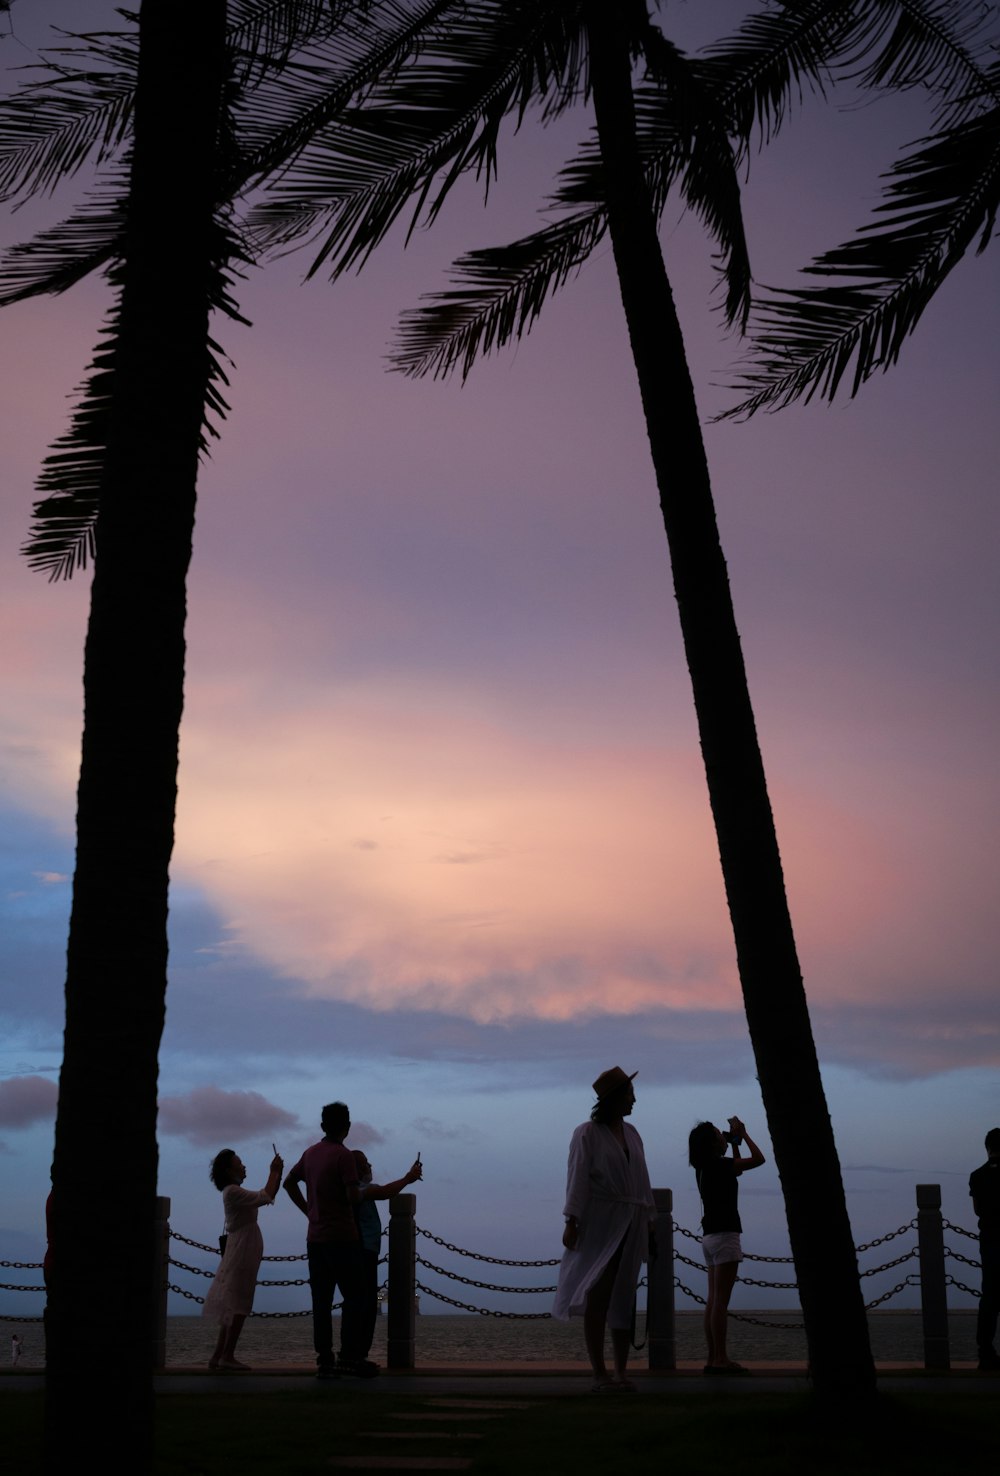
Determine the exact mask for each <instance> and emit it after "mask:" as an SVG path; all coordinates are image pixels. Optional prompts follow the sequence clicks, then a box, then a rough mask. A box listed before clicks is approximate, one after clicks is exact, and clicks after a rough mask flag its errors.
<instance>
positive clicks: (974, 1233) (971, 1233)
mask: <svg viewBox="0 0 1000 1476" xmlns="http://www.w3.org/2000/svg"><path fill="white" fill-rule="evenodd" d="M941 1224H942V1226H943V1227H944V1229H945V1230H954V1232H955V1234H956V1235H966V1236H968V1238H969V1239H970V1240H978V1239H979V1232H978V1230H963V1229H962V1226H961V1225H953V1224H952V1222H951V1221H950V1220H948V1219H946V1218H945V1217H944V1215H942V1216H941ZM2 1264H3V1262H0V1265H2Z"/></svg>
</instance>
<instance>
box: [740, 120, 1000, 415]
mask: <svg viewBox="0 0 1000 1476" xmlns="http://www.w3.org/2000/svg"><path fill="white" fill-rule="evenodd" d="M885 178H886V179H887V181H888V184H887V188H886V194H887V197H888V198H887V202H886V204H884V205H883V206H881V207H880V212H879V213H880V214H881V215H883V216H885V217H887V218H886V219H884V220H880V221H877V222H875V223H873V224H871V225H869V226H867V227H866V228H865V229H864V230H862V231H861V232H860V234H859V235H858V236H857V237H855V238H854V239H853V240H851V241H848V242H846V243H845V244H844V245H842V246H839V247H837V248H836V250H834V251H830V252H827V253H825V254H824V255H823V256H820V257H818V258H817V259H816V260H815V261H814V262H813V263H812V265H811V266H809V267H808V268H807V271H808V272H809V273H810V274H811V275H812V276H822V277H827V278H832V279H833V284H832V285H830V286H825V287H804V288H800V289H793V290H781V289H773V288H772V289H768V290H767V291H766V292H765V293H764V294H763V295H762V296H761V298H760V300H759V303H758V306H757V307H756V308H755V311H754V317H755V319H756V321H757V323H758V324H759V329H758V331H756V332H755V333H754V334H753V338H754V343H755V350H754V354H753V357H752V359H751V364H750V367H749V368H748V370H747V371H746V372H745V373H744V374H743V375H742V376H741V377H740V380H739V382H738V384H737V386H736V388H738V389H740V390H741V391H746V390H750V391H751V393H749V394H748V395H747V396H746V398H744V399H743V400H742V401H741V402H740V404H738V405H736V406H734V407H733V409H731V410H729V411H727V412H726V415H728V416H736V415H740V416H745V415H751V414H753V413H754V411H756V410H759V409H763V408H767V409H779V408H781V407H782V406H784V405H788V404H791V403H792V401H794V400H798V399H804V400H806V401H808V400H810V399H811V398H812V397H813V396H814V395H816V394H818V395H820V396H821V397H822V398H824V399H827V400H832V399H833V397H834V396H835V394H836V393H837V391H838V389H839V388H840V386H841V384H842V383H843V381H844V379H845V376H846V375H847V374H848V372H849V371H851V366H852V364H853V371H852V372H851V381H850V382H851V388H850V394H851V395H855V394H857V392H858V390H859V389H860V387H861V385H862V384H863V383H864V381H865V380H866V379H868V378H870V376H871V375H872V374H874V373H875V371H876V370H878V369H882V370H885V369H888V368H889V367H890V365H892V364H894V363H895V362H896V360H897V359H898V358H899V355H900V352H901V350H902V347H903V344H904V342H905V341H906V338H907V337H908V336H909V334H911V333H912V332H913V330H914V329H915V328H916V326H917V324H918V322H919V321H920V318H921V315H922V314H923V311H924V309H925V308H926V306H927V304H928V302H929V301H930V299H931V297H932V296H933V295H934V293H935V292H936V291H937V290H938V288H939V287H940V286H941V284H942V282H943V281H944V279H945V278H946V277H947V275H948V273H949V272H950V271H951V270H952V268H953V267H954V266H955V265H956V264H957V263H958V262H959V261H960V260H961V258H962V256H963V255H964V254H965V253H966V252H967V251H968V250H969V249H970V247H973V246H974V245H977V246H978V250H979V251H982V250H984V249H985V247H986V245H987V244H988V242H989V240H990V238H991V236H992V234H993V232H994V229H995V226H996V219H997V212H998V209H1000V107H996V108H994V109H993V110H992V111H991V112H989V113H984V114H980V115H978V116H976V117H974V118H971V119H967V120H965V121H964V122H961V123H958V124H956V125H954V126H953V127H951V128H948V129H945V130H944V131H943V132H942V133H940V134H937V135H935V136H934V137H933V138H931V139H925V140H922V141H921V143H920V144H919V146H917V147H916V148H915V149H914V151H913V152H911V153H910V154H909V155H908V156H905V157H904V158H902V159H900V160H899V161H898V162H897V163H896V164H895V165H894V167H893V168H892V170H890V171H889V173H888V174H887V175H886V176H885Z"/></svg>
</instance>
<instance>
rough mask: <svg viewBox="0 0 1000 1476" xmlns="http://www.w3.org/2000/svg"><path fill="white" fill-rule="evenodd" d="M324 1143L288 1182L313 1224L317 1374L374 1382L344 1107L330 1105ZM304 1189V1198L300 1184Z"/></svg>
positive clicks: (309, 1240)
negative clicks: (336, 1334) (336, 1324)
mask: <svg viewBox="0 0 1000 1476" xmlns="http://www.w3.org/2000/svg"><path fill="white" fill-rule="evenodd" d="M320 1126H321V1127H322V1129H323V1138H322V1140H321V1141H320V1142H319V1143H314V1144H313V1145H312V1147H311V1148H307V1149H306V1151H305V1153H303V1155H302V1157H301V1158H300V1159H299V1161H298V1163H297V1164H296V1165H295V1166H294V1168H292V1169H290V1170H289V1172H288V1174H287V1175H286V1177H285V1192H286V1193H287V1195H288V1197H289V1199H290V1200H291V1201H292V1203H293V1204H294V1205H297V1206H298V1208H299V1209H300V1210H301V1211H302V1213H303V1214H304V1215H305V1216H306V1218H307V1219H308V1221H309V1229H308V1230H307V1231H306V1254H307V1256H308V1259H309V1287H310V1290H311V1292H312V1313H313V1347H314V1348H315V1349H316V1374H317V1377H318V1378H321V1379H331V1378H333V1377H335V1375H337V1374H340V1373H345V1374H353V1375H354V1376H355V1377H357V1378H371V1377H373V1376H374V1375H375V1374H377V1373H378V1366H377V1365H376V1364H374V1363H369V1362H368V1360H367V1359H366V1358H365V1357H364V1353H365V1351H366V1350H364V1349H363V1348H362V1346H361V1345H362V1342H363V1337H364V1333H363V1312H364V1305H363V1297H364V1282H363V1276H362V1272H363V1260H362V1254H361V1239H360V1237H359V1235H358V1228H357V1224H356V1222H355V1218H354V1206H355V1204H357V1203H358V1201H359V1200H360V1198H361V1195H360V1190H359V1188H358V1170H357V1165H356V1164H355V1162H354V1154H353V1153H352V1152H351V1151H350V1149H349V1148H345V1147H344V1139H345V1138H346V1137H347V1134H348V1133H349V1132H350V1130H351V1114H350V1112H349V1111H348V1109H347V1107H346V1106H345V1105H344V1103H343V1102H330V1103H329V1104H328V1105H327V1106H326V1107H324V1108H323V1111H322V1114H321V1116H320ZM303 1183H304V1184H305V1186H306V1192H305V1194H303V1193H302V1190H301V1189H300V1188H299V1185H300V1184H303ZM338 1286H339V1287H340V1294H341V1296H342V1297H343V1299H344V1307H343V1312H342V1314H341V1323H340V1360H339V1363H338V1361H337V1360H336V1359H335V1358H334V1354H333V1316H332V1312H331V1308H332V1305H333V1298H334V1295H335V1294H336V1291H337V1288H338Z"/></svg>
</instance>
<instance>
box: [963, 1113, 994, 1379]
mask: <svg viewBox="0 0 1000 1476" xmlns="http://www.w3.org/2000/svg"><path fill="white" fill-rule="evenodd" d="M986 1152H987V1153H988V1154H989V1158H988V1159H987V1160H986V1162H985V1163H984V1164H983V1166H982V1168H977V1169H976V1170H975V1172H974V1173H972V1174H970V1175H969V1193H970V1194H971V1195H972V1208H973V1209H974V1210H975V1212H976V1214H977V1216H978V1218H979V1259H980V1262H981V1263H982V1268H983V1280H982V1288H981V1293H982V1294H981V1296H980V1298H979V1316H978V1317H977V1319H976V1342H977V1344H978V1345H979V1367H980V1368H982V1369H1000V1356H998V1354H997V1350H996V1348H995V1347H994V1344H993V1339H994V1338H995V1337H996V1331H997V1316H998V1314H1000V1128H990V1130H989V1132H988V1133H987V1134H986Z"/></svg>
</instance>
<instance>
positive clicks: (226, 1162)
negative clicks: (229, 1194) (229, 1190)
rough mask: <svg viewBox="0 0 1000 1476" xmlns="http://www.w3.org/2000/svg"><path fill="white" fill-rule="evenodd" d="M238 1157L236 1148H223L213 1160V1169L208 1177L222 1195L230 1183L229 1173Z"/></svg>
mask: <svg viewBox="0 0 1000 1476" xmlns="http://www.w3.org/2000/svg"><path fill="white" fill-rule="evenodd" d="M235 1157H236V1149H235V1148H222V1149H220V1150H219V1152H218V1153H217V1154H216V1155H215V1157H214V1158H213V1159H212V1167H211V1168H210V1169H209V1171H208V1177H209V1178H210V1179H211V1181H212V1183H213V1184H214V1185H215V1187H216V1189H218V1190H219V1192H220V1193H221V1192H222V1190H223V1189H225V1187H226V1185H227V1184H228V1183H229V1182H230V1178H229V1171H230V1169H231V1168H232V1166H233V1159H234V1158H235Z"/></svg>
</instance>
